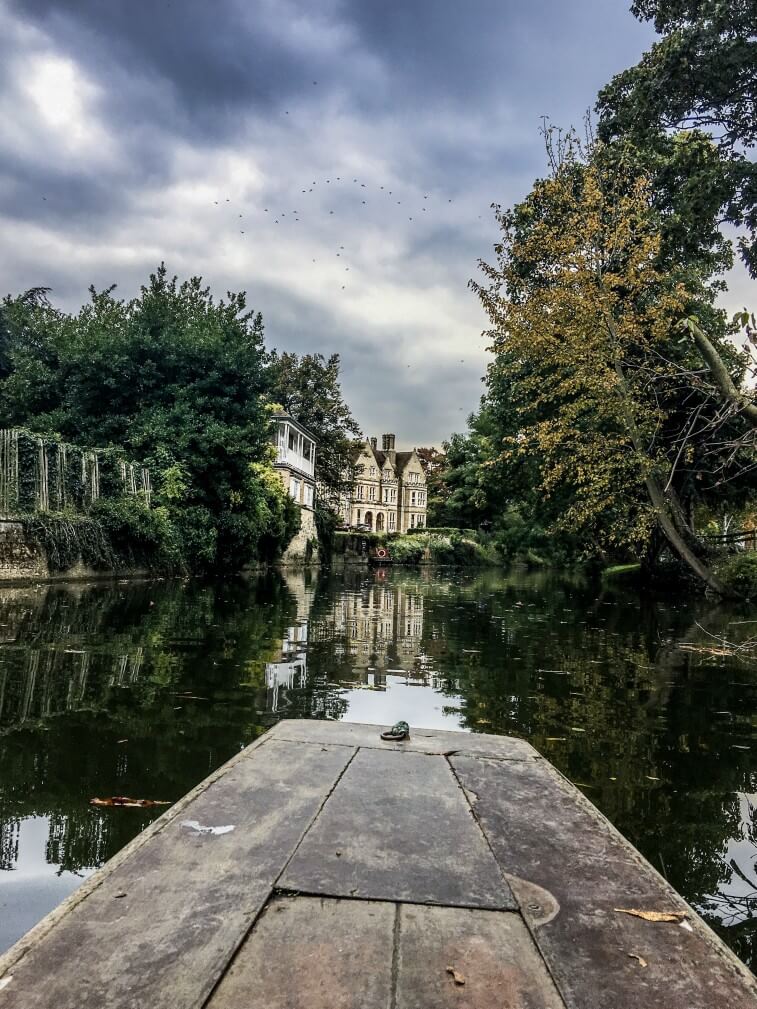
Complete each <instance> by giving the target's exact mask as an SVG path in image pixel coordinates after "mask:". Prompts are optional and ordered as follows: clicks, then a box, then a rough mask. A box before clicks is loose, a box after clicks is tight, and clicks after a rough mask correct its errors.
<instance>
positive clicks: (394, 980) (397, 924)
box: [389, 903, 402, 1009]
mask: <svg viewBox="0 0 757 1009" xmlns="http://www.w3.org/2000/svg"><path fill="white" fill-rule="evenodd" d="M401 914H402V905H401V904H399V903H397V904H395V905H394V929H393V930H392V975H391V982H390V988H389V1009H397V990H398V988H399V982H400V932H401V925H402V923H401V920H400V915H401Z"/></svg>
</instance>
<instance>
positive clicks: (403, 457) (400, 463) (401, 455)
mask: <svg viewBox="0 0 757 1009" xmlns="http://www.w3.org/2000/svg"><path fill="white" fill-rule="evenodd" d="M413 457H415V458H416V459H418V456H417V454H416V451H415V449H413V451H412V452H398V453H397V472H398V473H404V471H405V469H406V467H407V464H408V463H409V462H410V461H411V460H412V458H413ZM418 462H419V463H420V459H418Z"/></svg>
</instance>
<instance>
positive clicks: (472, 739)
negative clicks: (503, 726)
mask: <svg viewBox="0 0 757 1009" xmlns="http://www.w3.org/2000/svg"><path fill="white" fill-rule="evenodd" d="M385 728H388V726H382V725H364V724H360V723H358V722H337V721H318V720H316V719H297V718H292V719H289V718H287V719H284V720H283V721H281V722H278V723H277V724H276V725H275V726H274V727H273V728H272V729H270V730H269V734H270V735H271V736H272V737H273V738H274V739H287V740H291V741H292V742H303V743H335V744H340V745H342V746H362V747H371V748H372V749H379V750H403V751H411V752H418V753H440V754H444V753H471V754H481V755H482V756H488V757H498V758H499V759H501V760H538V759H540V757H539V753H538V752H537V751H536V750H535V749H534V748H533V746H531V745H530V743H527V742H526V741H525V739H516V738H515V737H512V736H490V735H486V734H485V733H478V732H476V733H473V732H447V731H445V730H443V729H415V728H412V727H411V729H410V738H409V739H408V740H405V741H403V742H401V743H387V742H384V740H382V739H381V738H380V736H381V733H382V732H383V730H384V729H385Z"/></svg>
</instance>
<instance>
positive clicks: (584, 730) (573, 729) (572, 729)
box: [570, 725, 586, 732]
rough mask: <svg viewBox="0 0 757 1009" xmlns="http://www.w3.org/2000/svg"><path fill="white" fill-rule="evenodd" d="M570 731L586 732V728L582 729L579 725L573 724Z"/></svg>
mask: <svg viewBox="0 0 757 1009" xmlns="http://www.w3.org/2000/svg"><path fill="white" fill-rule="evenodd" d="M570 731H571V732H586V729H582V728H580V727H579V726H578V725H571V727H570Z"/></svg>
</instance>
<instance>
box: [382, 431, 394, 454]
mask: <svg viewBox="0 0 757 1009" xmlns="http://www.w3.org/2000/svg"><path fill="white" fill-rule="evenodd" d="M381 448H382V449H383V450H384V452H393V451H394V435H393V434H382V435H381Z"/></svg>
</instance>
